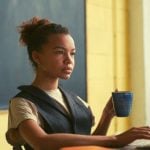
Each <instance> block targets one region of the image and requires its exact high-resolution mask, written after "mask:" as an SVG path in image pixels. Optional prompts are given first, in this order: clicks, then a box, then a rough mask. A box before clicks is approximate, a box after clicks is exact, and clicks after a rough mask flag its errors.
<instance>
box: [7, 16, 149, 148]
mask: <svg viewBox="0 0 150 150" xmlns="http://www.w3.org/2000/svg"><path fill="white" fill-rule="evenodd" d="M19 33H20V41H21V43H22V44H24V45H25V46H26V47H27V50H28V54H29V59H30V60H31V62H32V64H33V67H34V69H35V72H36V76H35V79H34V80H33V82H32V83H31V85H28V86H21V87H19V89H20V92H19V93H18V94H17V95H16V96H14V98H13V99H12V100H11V101H10V107H9V127H8V131H7V133H6V138H7V141H8V142H9V143H10V144H11V145H13V146H14V148H16V149H17V148H18V149H19V148H20V146H21V145H24V147H25V149H26V150H32V149H34V150H58V149H60V148H61V147H67V146H78V145H80V146H86V145H97V146H105V147H121V146H125V145H127V144H129V143H131V142H132V141H134V140H136V139H150V128H149V127H140V128H132V129H130V130H128V131H126V132H124V133H122V134H119V135H114V136H106V132H107V129H108V127H109V124H110V122H111V119H112V118H113V117H114V115H115V114H114V110H113V106H112V103H111V98H110V100H109V101H108V103H107V105H106V106H105V108H104V110H103V114H102V117H101V119H100V121H99V124H98V126H97V128H96V130H95V131H94V132H93V133H91V127H92V125H93V122H94V119H93V115H92V113H91V111H90V108H89V106H88V105H87V104H86V103H85V102H84V101H83V100H82V99H81V98H80V97H78V96H77V95H74V94H72V93H71V92H69V91H67V90H65V89H63V88H61V87H60V86H59V79H65V80H66V79H69V78H70V76H71V73H72V71H73V69H74V65H75V58H74V57H75V53H76V48H75V43H74V40H73V38H72V36H71V35H70V33H69V31H68V29H67V28H66V27H63V26H61V25H59V24H55V23H52V22H50V21H49V20H47V19H40V18H38V17H34V18H32V19H31V20H29V21H26V22H23V24H21V26H19Z"/></svg>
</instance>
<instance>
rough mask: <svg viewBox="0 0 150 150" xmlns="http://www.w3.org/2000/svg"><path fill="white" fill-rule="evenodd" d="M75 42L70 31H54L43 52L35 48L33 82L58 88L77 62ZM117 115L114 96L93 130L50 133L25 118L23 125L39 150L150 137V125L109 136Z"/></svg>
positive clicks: (21, 128) (118, 144)
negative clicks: (73, 132) (89, 133)
mask: <svg viewBox="0 0 150 150" xmlns="http://www.w3.org/2000/svg"><path fill="white" fill-rule="evenodd" d="M75 53H76V49H75V44H74V40H73V38H72V37H71V36H70V35H69V34H53V35H51V36H50V37H49V41H48V42H47V43H46V44H44V45H43V46H42V48H41V50H40V51H39V52H37V51H33V52H32V57H33V60H34V61H35V62H36V64H37V68H36V76H35V79H34V81H33V83H32V84H33V85H34V86H37V87H39V88H40V89H42V90H46V91H48V90H54V89H56V88H57V87H58V82H59V79H60V78H61V79H65V80H66V79H69V78H70V76H71V74H72V71H73V69H74V66H75ZM114 116H115V113H114V109H113V105H112V99H111V98H110V99H109V100H108V103H107V104H106V106H105V108H104V110H103V113H102V116H101V119H100V121H99V124H98V126H97V128H96V129H95V131H94V132H93V134H91V135H89V136H86V135H77V134H63V133H62V134H59V133H57V134H47V133H45V131H44V130H43V129H42V128H41V127H40V126H39V125H38V124H37V123H36V122H35V121H33V120H25V121H23V122H22V123H21V124H20V125H19V127H18V130H19V133H20V135H21V136H22V138H23V139H24V140H25V141H26V142H27V143H28V144H29V145H31V146H32V147H33V149H35V150H43V149H44V150H49V149H53V150H58V149H60V148H61V147H67V146H78V145H80V146H81V145H82V146H83V145H84V146H85V145H97V146H106V147H121V146H124V145H127V144H129V143H131V142H133V141H134V140H136V139H141V138H144V139H150V128H149V127H139V128H132V129H130V130H128V131H126V132H124V133H122V134H119V135H114V136H106V133H107V130H108V127H109V125H110V122H111V120H112V118H113V117H114Z"/></svg>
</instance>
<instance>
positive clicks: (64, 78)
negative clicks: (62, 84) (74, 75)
mask: <svg viewBox="0 0 150 150" xmlns="http://www.w3.org/2000/svg"><path fill="white" fill-rule="evenodd" d="M70 77H71V75H70V74H67V75H64V76H62V77H61V79H63V80H68V79H69V78H70Z"/></svg>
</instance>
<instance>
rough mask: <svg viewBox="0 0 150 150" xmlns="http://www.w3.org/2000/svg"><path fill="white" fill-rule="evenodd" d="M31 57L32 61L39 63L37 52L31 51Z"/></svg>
mask: <svg viewBox="0 0 150 150" xmlns="http://www.w3.org/2000/svg"><path fill="white" fill-rule="evenodd" d="M32 59H33V61H34V62H35V63H36V64H37V65H39V64H40V58H39V52H37V51H33V52H32Z"/></svg>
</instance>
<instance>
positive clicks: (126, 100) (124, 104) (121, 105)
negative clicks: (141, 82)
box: [112, 91, 133, 117]
mask: <svg viewBox="0 0 150 150" xmlns="http://www.w3.org/2000/svg"><path fill="white" fill-rule="evenodd" d="M112 99H113V106H114V110H115V113H116V116H117V117H128V116H129V115H130V112H131V107H132V101H133V93H132V92H130V91H121V92H112Z"/></svg>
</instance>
